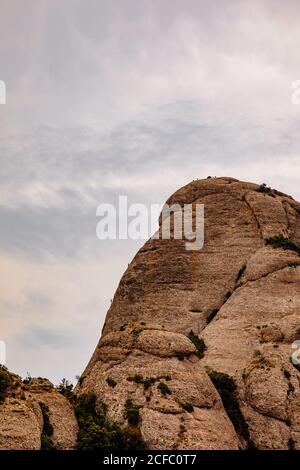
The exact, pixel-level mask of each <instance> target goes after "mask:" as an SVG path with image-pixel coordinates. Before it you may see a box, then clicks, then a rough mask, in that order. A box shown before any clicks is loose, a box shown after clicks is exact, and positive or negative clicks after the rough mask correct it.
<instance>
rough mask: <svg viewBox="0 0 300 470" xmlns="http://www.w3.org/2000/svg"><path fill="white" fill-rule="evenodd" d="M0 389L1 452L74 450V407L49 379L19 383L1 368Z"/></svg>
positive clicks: (18, 378)
mask: <svg viewBox="0 0 300 470" xmlns="http://www.w3.org/2000/svg"><path fill="white" fill-rule="evenodd" d="M0 389H1V403H0V450H39V449H41V448H44V449H62V450H71V449H74V448H75V446H76V437H77V429H78V426H77V421H76V418H75V414H74V410H73V407H72V406H71V404H70V403H69V401H68V400H67V399H66V398H65V397H64V396H63V395H61V394H60V393H59V392H58V391H57V390H56V389H55V388H54V387H53V385H52V384H51V382H49V380H47V379H43V378H36V379H27V380H24V381H22V379H21V378H20V377H19V376H18V375H16V374H12V373H10V372H8V371H6V370H5V369H3V368H1V371H0ZM4 390H5V396H4V393H3V392H4Z"/></svg>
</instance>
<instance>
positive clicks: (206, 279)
mask: <svg viewBox="0 0 300 470" xmlns="http://www.w3.org/2000/svg"><path fill="white" fill-rule="evenodd" d="M167 202H168V204H170V205H171V204H179V205H180V206H183V204H189V203H193V204H196V203H202V204H204V205H205V243H204V247H203V249H202V250H200V251H187V250H186V248H185V240H174V239H172V238H171V239H170V240H161V239H150V240H149V241H148V242H147V243H146V244H145V245H144V246H143V248H142V249H141V250H140V251H139V252H138V253H137V255H136V256H135V258H134V259H133V261H132V262H131V264H130V265H129V267H128V269H127V271H126V272H125V274H124V275H123V277H122V280H121V282H120V284H119V286H118V289H117V291H116V294H115V296H114V299H113V302H112V305H111V307H110V309H109V311H108V314H107V317H106V321H105V325H104V328H103V332H102V337H101V339H100V342H99V344H98V346H97V348H96V350H95V352H94V354H93V357H92V358H91V360H90V363H89V364H88V366H87V368H86V370H85V372H84V374H83V376H82V378H81V380H80V386H78V388H77V393H78V394H81V393H87V392H95V393H96V395H97V397H98V399H99V401H103V402H104V403H106V404H107V406H108V412H109V414H110V416H111V418H112V419H114V420H116V421H118V422H119V423H120V424H121V425H122V426H123V427H126V426H127V425H128V423H127V418H126V402H128V400H129V401H130V402H132V403H134V404H135V405H137V407H138V409H139V422H138V427H139V429H140V432H141V434H142V437H143V439H144V440H145V442H146V444H147V445H148V446H149V447H150V448H152V449H164V448H165V449H166V448H168V449H187V448H190V449H237V448H244V449H245V448H258V449H289V448H290V449H293V448H295V449H300V420H299V418H300V398H299V394H300V391H299V379H300V373H299V371H298V370H297V369H296V368H295V367H294V366H293V365H292V364H291V360H290V356H291V353H292V343H293V341H294V340H296V339H298V338H299V336H300V256H299V254H300V251H299V250H300V249H299V250H298V248H299V244H300V204H299V203H297V202H296V201H294V200H293V199H292V198H291V197H290V196H287V195H285V194H282V193H280V192H278V191H275V190H270V189H269V188H266V187H265V186H260V187H259V186H258V185H256V184H253V183H245V182H241V181H237V180H235V179H233V178H227V177H224V178H212V179H206V180H200V181H198V180H197V181H193V182H192V183H190V184H189V185H187V186H185V187H183V188H181V189H180V190H179V191H177V192H176V193H175V194H174V195H173V196H172V197H171V198H170V199H169V200H168V201H167ZM290 242H292V243H290ZM191 330H192V331H193V332H194V333H195V334H196V335H199V337H200V338H202V339H203V340H204V343H205V346H206V349H205V351H204V354H203V351H202V352H201V354H199V351H198V353H197V350H196V348H195V346H194V344H193V343H192V342H191V341H190V339H188V337H187V336H188V334H189V332H190V331H191ZM219 373H221V374H219ZM110 379H113V382H111V380H110ZM162 382H163V384H165V385H160V384H161V383H162ZM109 383H113V384H114V386H111V385H110V384H109ZM145 384H146V385H145ZM222 402H223V403H222Z"/></svg>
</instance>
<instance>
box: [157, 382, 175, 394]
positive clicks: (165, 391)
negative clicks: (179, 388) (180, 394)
mask: <svg viewBox="0 0 300 470" xmlns="http://www.w3.org/2000/svg"><path fill="white" fill-rule="evenodd" d="M157 388H158V389H159V390H160V392H161V393H162V395H163V396H164V397H165V396H167V395H171V394H172V391H171V390H170V389H169V387H168V385H167V384H165V383H164V382H159V384H158V385H157Z"/></svg>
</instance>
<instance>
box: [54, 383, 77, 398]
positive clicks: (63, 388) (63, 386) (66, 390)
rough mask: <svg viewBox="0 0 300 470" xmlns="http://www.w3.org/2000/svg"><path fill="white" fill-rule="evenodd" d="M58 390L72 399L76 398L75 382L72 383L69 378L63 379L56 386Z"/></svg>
mask: <svg viewBox="0 0 300 470" xmlns="http://www.w3.org/2000/svg"><path fill="white" fill-rule="evenodd" d="M56 390H57V391H58V392H59V393H61V394H62V395H63V396H64V397H66V398H67V399H68V400H70V401H72V400H73V399H74V393H73V384H71V383H70V382H69V381H68V380H66V379H62V381H61V382H60V384H59V385H58V386H57V387H56Z"/></svg>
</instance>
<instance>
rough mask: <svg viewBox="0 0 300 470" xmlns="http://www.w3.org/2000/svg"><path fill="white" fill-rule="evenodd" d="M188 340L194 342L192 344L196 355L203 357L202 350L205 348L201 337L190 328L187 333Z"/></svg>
mask: <svg viewBox="0 0 300 470" xmlns="http://www.w3.org/2000/svg"><path fill="white" fill-rule="evenodd" d="M188 338H189V340H190V341H191V342H192V343H193V344H194V346H195V347H196V349H197V353H196V354H197V356H198V357H203V356H204V351H205V349H206V346H205V343H204V341H203V339H202V338H199V336H197V335H195V333H194V332H193V330H191V331H190V332H189V334H188Z"/></svg>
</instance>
